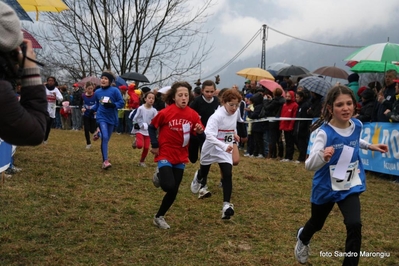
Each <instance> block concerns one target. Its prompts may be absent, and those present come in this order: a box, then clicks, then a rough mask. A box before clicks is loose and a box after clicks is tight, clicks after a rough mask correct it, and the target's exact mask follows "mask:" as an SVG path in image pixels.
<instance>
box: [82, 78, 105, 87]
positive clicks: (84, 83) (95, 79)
mask: <svg viewBox="0 0 399 266" xmlns="http://www.w3.org/2000/svg"><path fill="white" fill-rule="evenodd" d="M88 81H90V82H91V83H94V84H96V85H100V83H101V79H100V78H98V77H96V76H90V77H85V78H84V79H82V80H81V81H78V82H77V84H78V85H79V86H80V87H84V86H85V85H86V82H88Z"/></svg>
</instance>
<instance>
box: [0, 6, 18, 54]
mask: <svg viewBox="0 0 399 266" xmlns="http://www.w3.org/2000/svg"><path fill="white" fill-rule="evenodd" d="M23 39H24V37H23V33H22V31H21V22H20V20H19V18H18V16H17V14H16V13H15V11H14V9H12V8H11V7H10V6H8V5H7V4H5V3H4V2H2V1H0V52H10V51H12V50H14V49H15V48H17V47H18V46H19V45H20V44H21V43H22V41H23Z"/></svg>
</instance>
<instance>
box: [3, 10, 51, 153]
mask: <svg viewBox="0 0 399 266" xmlns="http://www.w3.org/2000/svg"><path fill="white" fill-rule="evenodd" d="M0 36H1V37H0V61H1V62H2V63H1V64H0V73H1V78H0V95H1V97H0V138H2V139H3V140H4V141H6V142H8V143H10V144H14V145H18V146H22V145H38V144H41V143H42V142H43V139H44V135H45V133H46V125H47V120H49V115H48V112H47V99H46V89H45V87H44V86H43V83H42V80H41V77H40V68H39V67H38V66H37V64H36V63H37V62H36V54H35V52H34V51H33V48H32V43H31V41H29V40H24V39H23V35H22V31H21V22H20V20H19V18H18V17H17V15H16V13H15V11H14V10H13V9H12V8H11V7H10V6H8V5H7V4H5V3H4V2H0ZM21 45H22V48H24V49H21ZM17 79H21V83H22V88H21V94H20V95H21V98H20V100H18V97H17V96H16V93H15V90H14V89H15V88H14V87H13V85H12V84H16V83H15V80H17Z"/></svg>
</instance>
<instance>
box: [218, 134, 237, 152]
mask: <svg viewBox="0 0 399 266" xmlns="http://www.w3.org/2000/svg"><path fill="white" fill-rule="evenodd" d="M216 138H217V139H218V140H220V141H222V142H224V143H227V144H231V145H233V142H234V130H219V131H218V135H217V137H216ZM216 149H217V150H220V151H223V150H222V149H221V148H219V147H218V146H216Z"/></svg>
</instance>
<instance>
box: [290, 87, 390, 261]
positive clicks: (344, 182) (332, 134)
mask: <svg viewBox="0 0 399 266" xmlns="http://www.w3.org/2000/svg"><path fill="white" fill-rule="evenodd" d="M355 109H356V99H355V96H354V94H353V92H352V91H351V90H350V89H349V88H347V87H345V86H335V87H333V88H331V89H330V91H329V92H328V94H327V96H326V100H325V104H324V110H323V112H322V117H323V118H324V123H323V124H322V126H321V127H320V128H319V129H318V132H317V133H316V138H315V140H314V142H313V146H312V148H311V151H310V155H309V157H308V159H307V160H306V161H305V168H306V169H307V170H310V171H315V174H314V177H313V184H312V195H311V199H310V201H311V216H310V219H309V220H308V221H307V222H306V224H305V226H304V227H301V228H300V229H299V230H298V233H297V243H296V246H295V251H294V252H295V258H296V259H297V260H298V262H300V263H306V262H307V259H308V257H309V242H310V240H311V238H312V237H313V235H314V234H315V233H316V232H317V231H319V230H321V229H322V228H323V225H324V222H325V220H326V218H327V216H328V214H329V213H330V211H331V210H332V208H333V206H334V204H335V203H337V204H338V207H339V209H340V211H341V213H342V215H343V217H344V224H345V226H346V232H347V236H346V244H345V254H347V256H345V258H344V262H343V265H358V263H359V256H360V246H361V239H362V232H361V229H362V224H361V219H360V200H359V195H360V193H362V192H363V191H365V190H366V176H365V172H364V169H363V165H362V162H361V160H360V156H359V153H360V151H359V149H368V150H371V151H379V152H382V153H385V152H387V151H388V146H387V145H385V144H370V143H368V142H366V141H364V140H362V139H360V134H361V131H362V126H363V124H362V123H361V122H360V121H359V120H358V119H356V118H352V116H353V115H354V114H355Z"/></svg>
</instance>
